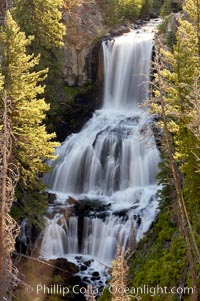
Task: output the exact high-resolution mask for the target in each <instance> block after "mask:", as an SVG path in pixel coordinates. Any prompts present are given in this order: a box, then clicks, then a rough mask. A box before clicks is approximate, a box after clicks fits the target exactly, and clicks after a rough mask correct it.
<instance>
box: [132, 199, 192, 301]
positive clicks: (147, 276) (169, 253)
mask: <svg viewBox="0 0 200 301" xmlns="http://www.w3.org/2000/svg"><path fill="white" fill-rule="evenodd" d="M170 209H171V208H170V207H169V206H168V205H167V203H165V204H164V205H163V206H162V208H161V212H160V214H159V217H158V220H157V221H156V222H155V223H154V225H153V227H152V228H151V230H150V231H149V232H148V235H147V236H146V237H145V238H144V239H143V240H142V241H141V242H140V243H139V245H138V248H137V251H136V252H135V254H134V255H133V257H132V260H131V262H130V278H131V283H130V286H133V287H143V286H144V285H149V286H152V287H156V286H157V285H159V286H160V287H165V286H167V287H168V288H170V287H173V286H177V287H178V286H179V285H180V284H182V281H184V280H183V275H184V274H185V271H186V270H187V251H186V247H185V244H184V239H183V237H182V236H181V235H180V233H179V232H178V231H177V228H176V225H175V223H174V221H173V220H172V216H171V213H170ZM165 297H166V296H164V295H162V296H161V297H159V296H155V297H154V299H153V300H165ZM167 297H168V299H166V300H168V301H169V300H173V298H174V296H173V295H171V296H169V295H168V296H167ZM143 299H144V300H151V297H150V295H142V300H143Z"/></svg>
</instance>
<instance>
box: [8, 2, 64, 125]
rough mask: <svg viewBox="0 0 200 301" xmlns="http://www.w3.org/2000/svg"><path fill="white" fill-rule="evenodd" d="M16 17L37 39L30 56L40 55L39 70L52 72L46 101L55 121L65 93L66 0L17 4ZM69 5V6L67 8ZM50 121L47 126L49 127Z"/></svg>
mask: <svg viewBox="0 0 200 301" xmlns="http://www.w3.org/2000/svg"><path fill="white" fill-rule="evenodd" d="M15 4H16V5H15V8H14V10H13V13H14V17H15V19H16V21H17V23H18V24H19V26H20V28H21V30H22V31H24V32H25V33H26V35H28V36H29V35H31V36H34V39H32V42H31V44H29V46H28V51H29V53H35V54H36V55H38V54H40V55H41V58H40V62H39V66H35V70H36V71H38V70H42V69H45V68H48V69H49V72H48V77H47V78H46V80H45V84H46V88H45V91H44V92H45V94H44V95H45V99H46V101H48V102H49V103H50V104H51V106H50V111H49V112H48V113H47V115H48V119H50V120H51V119H53V118H54V115H55V114H54V112H55V108H57V107H58V103H57V99H58V95H59V93H60V91H61V90H62V86H63V82H62V72H61V69H62V52H61V48H62V46H63V36H64V34H65V26H64V24H63V23H62V21H61V20H62V13H61V10H62V8H63V1H62V0H45V1H44V0H16V1H15ZM65 5H67V3H66V4H65ZM48 119H47V123H48Z"/></svg>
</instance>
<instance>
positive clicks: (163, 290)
mask: <svg viewBox="0 0 200 301" xmlns="http://www.w3.org/2000/svg"><path fill="white" fill-rule="evenodd" d="M108 289H109V292H110V293H111V294H113V295H115V294H120V293H121V292H122V290H123V292H125V293H126V294H127V295H132V296H142V295H149V296H151V297H154V296H161V295H163V294H173V295H192V294H193V293H194V288H193V287H171V288H169V287H167V286H163V287H161V286H159V285H157V286H149V285H146V284H144V285H143V286H139V287H130V288H129V287H126V288H123V289H122V288H120V287H116V286H115V285H111V286H110V287H108Z"/></svg>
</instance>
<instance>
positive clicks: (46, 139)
mask: <svg viewBox="0 0 200 301" xmlns="http://www.w3.org/2000/svg"><path fill="white" fill-rule="evenodd" d="M0 40H1V48H2V62H1V64H2V68H1V69H2V73H3V75H4V89H5V90H6V91H7V94H8V97H9V98H10V99H11V101H12V106H11V108H12V110H11V113H10V114H11V120H12V133H13V136H14V145H13V151H12V156H13V163H14V164H16V165H17V167H18V169H19V172H20V185H19V186H18V187H20V191H23V198H21V202H22V206H23V207H24V210H25V211H26V201H27V199H29V197H28V195H27V194H28V191H30V192H31V191H38V192H39V191H40V189H41V188H43V185H42V181H41V179H40V176H41V173H44V172H46V171H48V167H47V164H46V163H45V161H46V160H47V159H52V158H54V156H53V152H54V148H55V146H57V143H55V142H51V139H52V138H54V134H51V135H50V134H47V132H46V129H45V126H44V124H43V121H44V118H45V113H46V111H47V110H48V109H49V105H47V104H46V103H45V101H44V99H43V98H41V97H40V95H41V94H43V93H44V86H42V85H41V83H42V81H43V80H44V79H45V77H46V76H47V69H46V70H42V71H38V72H36V71H34V68H35V66H37V65H38V64H39V59H40V56H39V55H38V56H36V57H35V56H34V55H33V54H31V55H28V54H27V53H26V47H27V46H29V45H30V43H31V41H32V40H33V37H28V38H26V36H25V34H24V33H23V32H20V29H19V27H18V25H17V24H16V22H15V21H14V20H13V18H12V16H11V14H10V13H9V12H8V13H7V15H6V18H5V25H4V28H3V31H2V32H1V34H0ZM38 195H39V194H38ZM38 195H37V197H38ZM26 196H27V198H26ZM37 206H38V208H39V207H40V206H43V204H40V202H37ZM21 211H22V210H21ZM42 213H43V212H42Z"/></svg>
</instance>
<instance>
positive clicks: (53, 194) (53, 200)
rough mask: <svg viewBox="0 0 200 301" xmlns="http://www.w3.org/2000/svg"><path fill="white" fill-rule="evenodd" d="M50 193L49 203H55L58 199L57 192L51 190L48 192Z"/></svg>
mask: <svg viewBox="0 0 200 301" xmlns="http://www.w3.org/2000/svg"><path fill="white" fill-rule="evenodd" d="M47 195H48V202H49V204H54V202H55V200H56V194H55V193H51V192H47Z"/></svg>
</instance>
